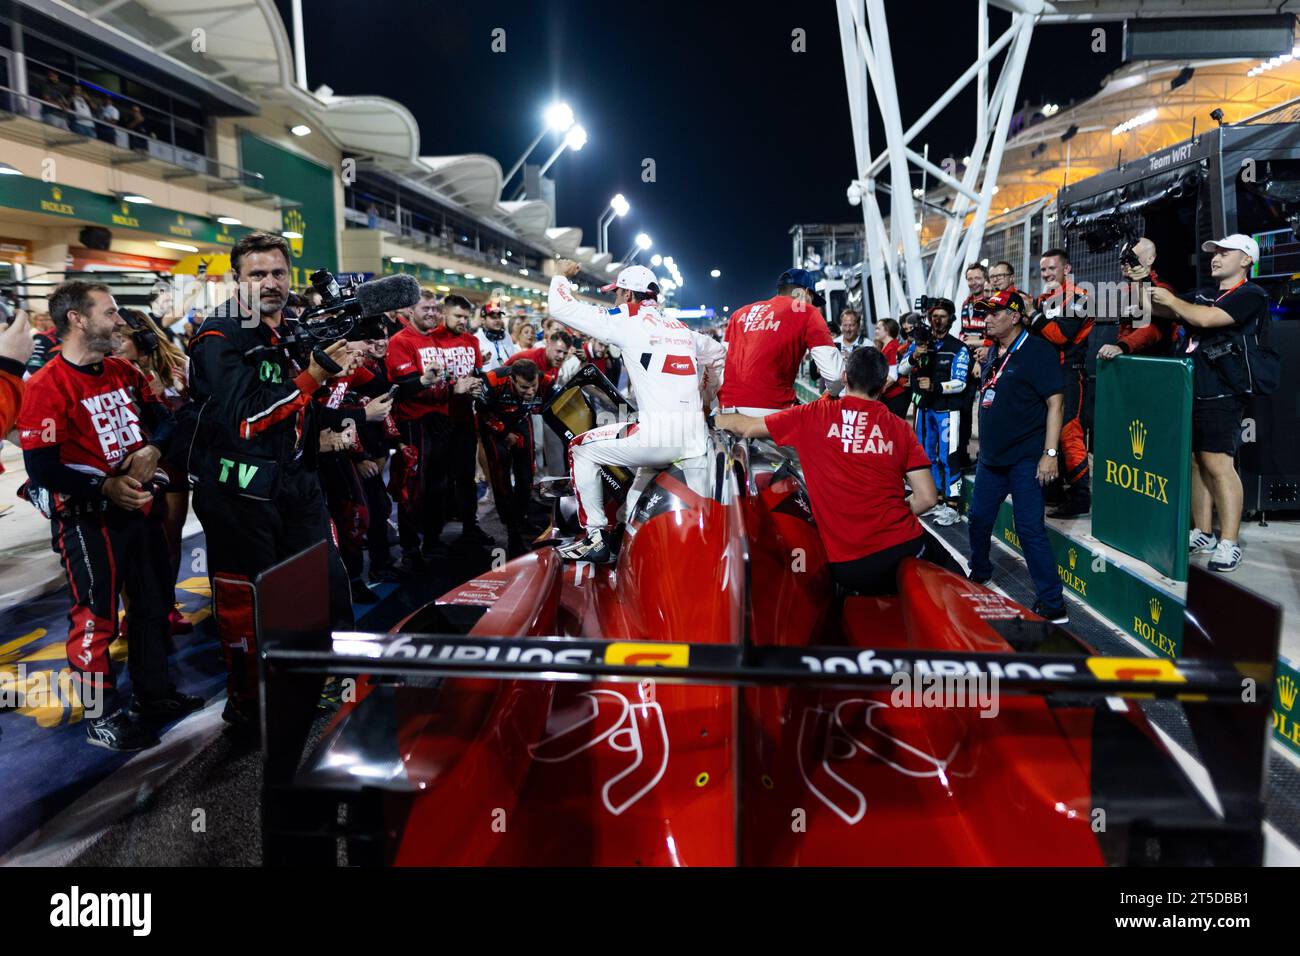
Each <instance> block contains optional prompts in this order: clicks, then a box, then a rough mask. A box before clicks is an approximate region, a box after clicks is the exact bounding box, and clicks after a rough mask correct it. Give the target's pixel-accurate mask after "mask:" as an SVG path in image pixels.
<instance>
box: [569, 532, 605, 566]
mask: <svg viewBox="0 0 1300 956" xmlns="http://www.w3.org/2000/svg"><path fill="white" fill-rule="evenodd" d="M555 550H556V552H557V553H558V554H559V555H560V557H561V558H563V559H564V560H565V561H590V562H591V563H592V564H610V563H612V562H613V560H614V552H613V551H612V550H610V547H609V542H608V540H607V538H606V536H605V531H604V530H603V529H601V528H592V529H591V530H590V531H588V532H587V535H586V537H584V538H579V539H578V540H577V541H574V542H573V543H572V544H566V545H564V546H563V547H559V548H556V549H555Z"/></svg>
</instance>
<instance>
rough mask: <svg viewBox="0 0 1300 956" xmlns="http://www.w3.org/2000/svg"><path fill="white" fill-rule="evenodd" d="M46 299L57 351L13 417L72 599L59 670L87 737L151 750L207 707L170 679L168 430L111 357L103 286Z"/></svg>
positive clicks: (161, 411) (66, 290) (166, 417)
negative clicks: (119, 665) (164, 727)
mask: <svg viewBox="0 0 1300 956" xmlns="http://www.w3.org/2000/svg"><path fill="white" fill-rule="evenodd" d="M49 302H50V315H51V317H52V318H53V320H54V323H55V327H56V328H57V329H58V330H59V335H60V337H61V339H62V342H63V347H62V349H61V350H60V352H59V353H58V354H57V355H56V356H55V357H54V358H52V359H51V360H50V361H49V362H47V363H46V364H45V365H44V366H43V367H42V368H41V370H40V371H39V372H37V373H36V374H35V375H33V376H32V377H31V379H30V380H29V381H28V382H27V389H26V394H25V395H24V397H23V405H22V409H21V410H20V412H19V414H18V431H19V436H20V439H19V440H20V442H21V444H22V447H23V462H24V464H25V465H26V467H27V474H28V476H29V482H28V485H27V488H28V492H27V493H28V496H29V497H30V498H31V500H32V502H33V503H34V504H37V506H38V507H40V508H41V510H42V511H44V512H45V513H46V514H47V515H48V516H49V518H50V525H51V544H52V547H53V550H54V551H55V552H56V553H58V554H59V556H60V557H61V558H62V559H63V570H64V573H65V574H66V575H67V578H68V585H69V588H70V590H71V596H72V609H71V611H69V613H68V622H69V628H68V641H67V655H68V664H69V667H70V668H71V671H72V673H73V675H75V676H76V677H77V678H78V681H79V687H78V690H79V693H80V696H81V699H82V701H83V702H84V703H85V705H86V711H87V713H86V716H87V717H88V718H89V719H88V720H87V721H86V733H87V737H88V739H89V742H90V743H92V744H94V745H96V746H99V747H106V748H108V749H110V750H118V751H128V750H143V749H144V748H145V747H149V746H152V745H153V744H156V743H157V742H158V737H157V734H156V732H155V728H154V726H152V724H153V723H154V722H164V721H167V720H171V719H174V718H176V717H181V716H183V715H185V714H187V713H189V712H190V711H192V710H196V709H197V708H199V707H201V706H202V705H203V701H202V700H201V699H200V698H198V697H191V696H189V695H187V694H181V693H178V692H177V691H176V688H175V687H174V686H172V682H171V679H170V678H169V676H168V674H167V638H168V636H169V633H170V630H171V627H170V623H169V621H168V614H169V613H170V611H171V609H172V604H173V600H174V597H175V590H174V578H173V576H172V574H171V566H170V560H169V557H168V551H167V538H166V535H165V534H164V532H163V525H162V513H163V509H162V508H161V507H154V504H155V502H154V497H155V495H157V494H159V493H160V492H162V491H164V490H165V488H166V484H167V479H166V474H165V473H164V472H163V471H162V470H161V469H160V468H159V467H158V466H159V462H160V460H161V459H162V455H163V452H164V451H166V450H167V446H168V443H169V441H170V439H171V435H172V429H173V427H174V421H173V419H172V415H171V412H170V411H169V410H168V408H167V406H166V405H164V404H163V403H162V401H161V400H160V399H159V397H158V395H157V394H155V392H154V390H153V389H152V388H150V386H149V382H148V380H147V379H146V378H145V376H144V373H142V372H141V371H140V370H139V369H137V368H136V367H135V366H134V365H132V364H131V363H130V362H128V361H126V360H125V359H121V358H117V357H116V356H114V355H113V354H112V353H113V352H114V351H115V347H116V346H117V345H118V343H119V341H120V331H121V329H122V327H123V325H124V322H123V319H122V317H121V315H119V314H118V311H117V303H116V302H115V301H114V299H113V295H112V293H111V292H110V291H109V288H108V286H106V285H101V284H98V283H90V282H80V281H73V282H65V283H63V285H61V286H59V287H58V288H57V289H55V290H54V292H53V294H52V295H51V296H50V299H49ZM122 592H125V594H126V599H127V601H128V602H129V603H130V608H131V613H130V614H129V615H128V617H127V640H128V646H129V655H128V657H127V667H128V669H129V671H130V674H131V690H132V692H133V699H132V701H131V702H130V705H131V706H130V710H131V711H134V712H136V713H137V714H139V715H141V717H142V718H143V719H141V720H136V719H134V718H133V716H132V714H131V713H130V712H129V711H128V708H127V701H125V700H124V699H123V698H122V696H121V694H120V693H119V691H118V689H117V685H116V681H115V679H114V669H115V668H114V667H113V662H112V660H111V658H110V657H109V651H108V647H109V644H111V643H112V642H113V640H114V639H115V638H116V637H117V636H118V617H117V608H118V595H119V593H122ZM101 692H102V694H103V697H102V698H101V697H100V696H99V694H100V693H101ZM92 711H93V713H92Z"/></svg>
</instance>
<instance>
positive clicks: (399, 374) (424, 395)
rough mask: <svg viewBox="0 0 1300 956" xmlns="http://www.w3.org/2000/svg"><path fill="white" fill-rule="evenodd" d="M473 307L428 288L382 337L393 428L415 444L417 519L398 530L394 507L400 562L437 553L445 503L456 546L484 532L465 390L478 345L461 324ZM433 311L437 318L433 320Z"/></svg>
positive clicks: (472, 391)
mask: <svg viewBox="0 0 1300 956" xmlns="http://www.w3.org/2000/svg"><path fill="white" fill-rule="evenodd" d="M473 308H474V307H473V306H472V305H471V304H470V302H469V300H468V299H466V298H465V297H464V296H461V295H456V294H452V295H449V296H447V297H446V298H445V299H443V300H442V304H441V306H438V305H437V304H436V302H435V299H434V297H433V296H432V293H428V294H427V295H426V296H425V297H423V298H421V299H420V302H419V304H418V305H416V306H415V307H413V308H412V310H411V315H410V322H411V324H410V326H409V327H408V328H405V329H403V330H402V331H400V332H398V333H397V334H396V335H394V336H393V337H392V338H391V339H390V340H389V342H388V355H387V357H386V364H387V366H388V373H389V376H390V378H391V379H392V381H393V384H395V385H397V386H398V389H399V390H398V393H397V405H396V408H397V412H396V417H397V421H398V428H399V429H400V430H402V434H403V437H402V440H403V442H405V443H406V444H407V445H408V446H413V447H415V448H417V449H418V450H419V473H420V478H421V481H420V493H419V495H418V496H417V501H418V505H417V512H418V513H419V515H420V518H419V524H418V526H414V525H412V523H411V521H410V520H408V521H407V522H406V525H405V527H406V531H405V533H403V530H402V529H403V522H402V520H401V511H400V510H399V512H398V527H397V530H398V537H399V538H400V539H401V546H402V555H403V559H404V561H405V562H406V563H407V565H408V567H412V566H414V565H417V564H418V563H419V560H420V559H421V557H423V558H424V559H426V560H427V559H431V558H435V557H442V556H444V555H445V549H444V547H443V545H442V542H441V540H440V538H441V535H442V529H443V526H444V525H445V524H446V523H447V521H448V520H450V519H451V518H452V516H453V511H454V512H455V513H456V515H457V516H458V517H459V519H460V521H461V529H462V530H461V535H460V538H458V539H457V542H456V544H457V545H458V546H467V545H476V544H485V543H490V542H491V540H492V539H491V538H490V537H488V535H487V534H485V533H484V532H483V531H482V530H481V529H480V528H479V526H478V495H477V489H476V487H475V484H474V459H475V456H476V455H477V453H478V434H477V432H476V431H475V428H474V404H473V396H474V395H477V394H479V393H480V392H481V391H482V387H483V383H482V381H481V380H480V379H479V378H478V377H477V375H476V374H475V373H477V372H478V371H479V369H480V368H482V366H483V353H482V352H481V351H480V350H479V343H478V339H477V338H475V337H474V335H473V334H471V333H470V332H469V331H468V328H467V326H468V325H469V316H470V313H471V312H472V311H473ZM439 315H441V318H442V321H441V324H437V319H438V316H439ZM449 386H450V387H449ZM420 535H423V538H424V541H423V545H421V544H420V541H419V536H420Z"/></svg>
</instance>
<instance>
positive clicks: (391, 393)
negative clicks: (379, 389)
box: [388, 385, 401, 399]
mask: <svg viewBox="0 0 1300 956" xmlns="http://www.w3.org/2000/svg"><path fill="white" fill-rule="evenodd" d="M399 391H401V386H400V385H394V386H393V387H392V388H390V389H389V390H388V397H389V398H391V399H396V398H397V393H398V392H399Z"/></svg>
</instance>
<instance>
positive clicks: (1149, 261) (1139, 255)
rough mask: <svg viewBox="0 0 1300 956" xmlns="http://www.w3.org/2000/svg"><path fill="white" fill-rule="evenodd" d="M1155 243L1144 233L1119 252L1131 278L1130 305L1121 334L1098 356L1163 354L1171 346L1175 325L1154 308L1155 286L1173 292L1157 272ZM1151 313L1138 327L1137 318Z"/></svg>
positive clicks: (1121, 263)
mask: <svg viewBox="0 0 1300 956" xmlns="http://www.w3.org/2000/svg"><path fill="white" fill-rule="evenodd" d="M1155 261H1156V244H1155V243H1154V242H1152V241H1151V240H1150V239H1147V238H1146V237H1145V236H1144V237H1142V238H1141V239H1139V240H1138V241H1137V242H1135V243H1133V244H1132V245H1125V247H1124V249H1123V250H1122V251H1121V253H1120V268H1121V270H1122V271H1123V273H1124V278H1125V279H1127V280H1128V288H1127V292H1128V295H1127V296H1126V299H1127V307H1126V308H1125V310H1124V314H1123V315H1122V316H1121V317H1120V320H1119V330H1118V336H1117V338H1116V340H1115V341H1114V342H1111V343H1107V344H1105V345H1103V346H1102V347H1101V348H1100V349H1098V350H1097V358H1099V359H1113V358H1115V357H1116V356H1118V355H1143V354H1147V355H1163V354H1165V353H1167V352H1168V351H1169V349H1170V347H1171V345H1172V340H1173V337H1174V335H1173V334H1174V330H1175V328H1176V327H1175V326H1174V324H1173V323H1172V322H1170V321H1169V319H1168V317H1166V316H1163V315H1162V316H1156V315H1155V314H1154V311H1153V310H1152V309H1151V303H1150V299H1149V292H1150V290H1151V288H1152V287H1155V288H1158V289H1168V290H1169V291H1170V292H1173V291H1174V287H1173V286H1171V285H1169V284H1168V283H1166V282H1161V281H1160V278H1159V277H1158V276H1157V275H1156V270H1155ZM1143 313H1150V314H1149V320H1148V321H1147V322H1145V323H1144V324H1142V325H1140V326H1138V325H1135V324H1134V319H1137V318H1140V317H1141V316H1142V315H1143Z"/></svg>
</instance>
